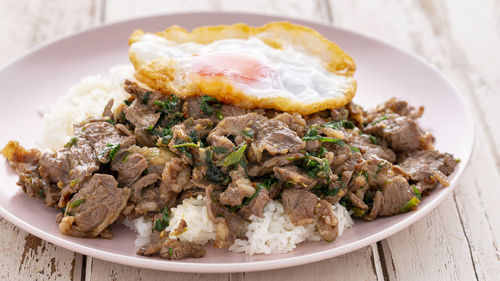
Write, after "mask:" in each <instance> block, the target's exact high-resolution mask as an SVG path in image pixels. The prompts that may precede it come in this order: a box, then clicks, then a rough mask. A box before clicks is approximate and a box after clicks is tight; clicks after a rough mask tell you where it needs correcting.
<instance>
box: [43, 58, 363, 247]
mask: <svg viewBox="0 0 500 281" xmlns="http://www.w3.org/2000/svg"><path fill="white" fill-rule="evenodd" d="M133 72H134V69H133V67H132V66H131V65H118V66H115V67H112V68H111V69H110V74H109V77H101V76H88V77H85V78H83V79H82V80H81V81H80V83H78V84H77V85H75V86H73V87H72V88H71V89H70V90H69V92H68V94H66V95H65V96H64V97H62V98H61V99H59V100H58V101H57V102H55V103H54V104H51V105H47V106H44V107H43V108H42V109H41V113H42V116H43V131H42V139H41V141H40V142H39V143H38V145H39V147H40V148H42V149H52V150H58V149H60V148H61V147H63V146H64V144H65V143H66V142H67V141H68V140H69V138H70V137H71V135H72V134H73V124H74V123H77V122H80V121H83V120H84V119H86V118H87V117H91V116H100V115H101V114H102V111H103V110H104V106H105V105H106V103H107V102H108V100H109V99H111V98H113V99H114V100H115V104H114V106H113V109H115V108H116V106H118V105H119V104H120V103H121V102H122V101H123V100H124V99H126V98H127V97H128V93H126V92H125V90H124V89H123V82H124V80H125V79H129V80H134V79H133ZM332 209H333V212H334V214H335V216H336V217H337V219H338V222H339V225H338V235H339V236H340V235H342V234H343V233H344V231H345V230H346V229H347V228H349V227H351V226H352V225H353V224H354V222H353V221H352V219H351V216H350V214H349V212H348V211H347V210H346V209H345V208H344V207H343V206H342V205H339V204H336V205H334V206H332ZM171 211H172V214H171V219H170V224H169V226H168V227H167V228H166V230H167V231H171V230H174V229H176V227H177V226H178V224H179V223H180V221H181V219H184V220H185V221H186V223H187V228H186V230H185V231H184V232H183V233H181V234H180V235H178V236H174V235H170V237H172V238H178V239H179V240H181V241H190V242H195V243H198V244H201V245H203V244H206V243H207V242H208V241H210V240H214V239H215V225H214V224H213V223H212V222H211V221H210V219H209V217H208V213H207V207H206V204H205V199H204V197H203V196H201V195H199V196H198V197H197V198H188V199H185V200H184V201H183V202H182V204H180V205H178V206H177V207H176V208H172V209H171ZM263 215H264V217H263V218H259V217H257V216H252V217H251V218H250V220H251V222H250V224H249V226H248V230H247V233H246V235H247V237H248V240H242V239H236V241H235V243H234V244H233V245H232V246H231V247H230V248H229V250H231V251H233V252H244V253H246V254H249V255H254V254H259V253H263V254H275V253H284V252H289V251H291V250H293V249H294V248H295V247H296V245H297V244H299V243H301V242H303V241H318V240H320V236H319V235H318V233H317V232H316V230H315V229H314V226H313V225H307V226H294V225H293V224H292V223H291V221H290V218H289V217H288V215H286V213H285V212H284V210H283V205H281V203H280V202H278V201H271V202H269V203H268V204H267V205H266V207H265V209H264V213H263ZM123 224H124V225H126V226H127V227H129V228H130V229H132V230H134V231H135V232H136V233H137V239H136V240H135V245H136V246H138V247H139V246H142V245H144V244H146V243H147V242H149V241H150V240H151V233H152V232H151V229H152V227H153V224H152V222H151V221H146V220H144V218H143V217H141V218H138V219H135V220H132V221H129V220H124V222H123Z"/></svg>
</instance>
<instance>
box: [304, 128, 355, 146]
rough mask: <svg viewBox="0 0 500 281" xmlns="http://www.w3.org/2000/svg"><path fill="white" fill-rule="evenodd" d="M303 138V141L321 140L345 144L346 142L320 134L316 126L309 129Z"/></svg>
mask: <svg viewBox="0 0 500 281" xmlns="http://www.w3.org/2000/svg"><path fill="white" fill-rule="evenodd" d="M302 140H303V141H311V140H319V141H320V142H334V143H337V144H339V145H345V142H344V141H343V140H341V139H332V138H328V137H322V136H320V135H318V130H317V129H316V128H312V129H309V131H308V132H307V134H306V135H305V136H304V137H303V138H302Z"/></svg>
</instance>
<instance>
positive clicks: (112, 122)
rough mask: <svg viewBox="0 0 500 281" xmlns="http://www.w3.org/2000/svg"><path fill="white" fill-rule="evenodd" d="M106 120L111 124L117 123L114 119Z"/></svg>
mask: <svg viewBox="0 0 500 281" xmlns="http://www.w3.org/2000/svg"><path fill="white" fill-rule="evenodd" d="M106 122H108V123H109V124H111V125H116V121H115V120H113V119H107V120H106Z"/></svg>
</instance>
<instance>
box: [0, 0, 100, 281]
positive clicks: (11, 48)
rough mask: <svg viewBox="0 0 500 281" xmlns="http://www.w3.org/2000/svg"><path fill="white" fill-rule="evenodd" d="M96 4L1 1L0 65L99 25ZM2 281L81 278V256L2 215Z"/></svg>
mask: <svg viewBox="0 0 500 281" xmlns="http://www.w3.org/2000/svg"><path fill="white" fill-rule="evenodd" d="M99 6H100V2H99V1H84V0H80V1H71V2H68V1H64V0H57V1H49V0H39V1H29V2H27V1H17V0H4V1H1V2H0V19H1V20H0V34H2V41H1V42H0V64H3V63H6V62H7V61H9V60H10V59H12V58H13V57H16V56H18V55H21V54H22V53H23V52H25V51H26V49H29V48H31V47H33V46H36V45H38V44H40V43H43V42H45V41H47V40H52V39H53V38H57V37H60V36H63V35H66V34H69V33H72V32H76V31H79V30H82V29H85V28H88V27H91V26H94V25H96V24H97V23H98V22H99V17H100V14H99V13H100V7H99ZM0 249H1V252H2V255H1V256H0V279H1V280H80V279H81V275H82V260H83V257H82V255H80V254H76V253H74V252H72V251H68V250H65V249H63V248H60V247H57V246H54V245H52V244H50V243H48V242H45V241H43V240H41V239H39V238H38V237H36V236H33V235H31V234H28V233H26V232H25V231H22V230H20V229H19V228H17V227H16V226H14V225H12V224H11V223H9V222H7V221H6V220H5V219H3V218H1V217H0Z"/></svg>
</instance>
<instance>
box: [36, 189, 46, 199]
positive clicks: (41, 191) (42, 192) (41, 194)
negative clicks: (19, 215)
mask: <svg viewBox="0 0 500 281" xmlns="http://www.w3.org/2000/svg"><path fill="white" fill-rule="evenodd" d="M38 194H39V195H40V196H41V197H42V198H45V197H46V196H45V191H43V189H39V190H38Z"/></svg>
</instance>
